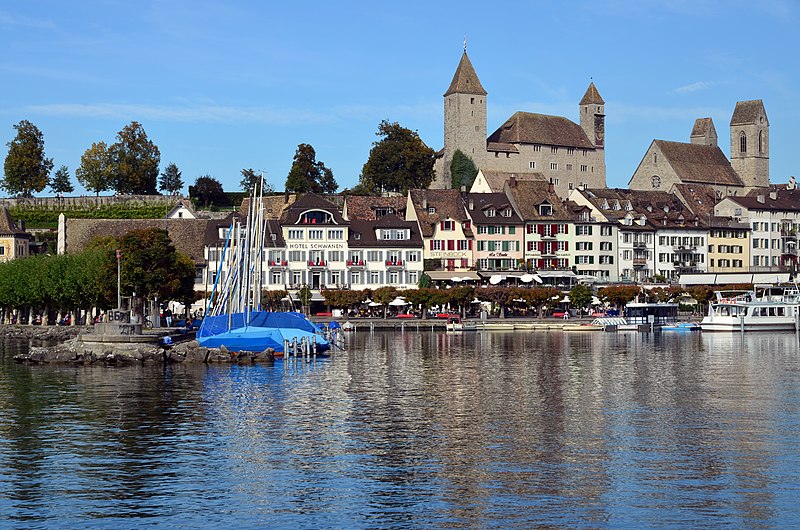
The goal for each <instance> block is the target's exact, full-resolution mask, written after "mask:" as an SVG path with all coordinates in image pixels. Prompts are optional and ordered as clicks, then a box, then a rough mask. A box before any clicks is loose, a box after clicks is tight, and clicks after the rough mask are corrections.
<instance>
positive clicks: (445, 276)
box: [425, 271, 481, 281]
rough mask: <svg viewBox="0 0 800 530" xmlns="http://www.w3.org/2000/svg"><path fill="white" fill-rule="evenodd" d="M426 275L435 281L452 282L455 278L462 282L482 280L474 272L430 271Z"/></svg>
mask: <svg viewBox="0 0 800 530" xmlns="http://www.w3.org/2000/svg"><path fill="white" fill-rule="evenodd" d="M425 274H427V275H428V276H430V278H431V280H435V281H450V280H451V279H453V278H460V279H461V280H462V281H473V280H480V279H481V278H480V276H478V273H476V272H472V271H429V272H426V273H425Z"/></svg>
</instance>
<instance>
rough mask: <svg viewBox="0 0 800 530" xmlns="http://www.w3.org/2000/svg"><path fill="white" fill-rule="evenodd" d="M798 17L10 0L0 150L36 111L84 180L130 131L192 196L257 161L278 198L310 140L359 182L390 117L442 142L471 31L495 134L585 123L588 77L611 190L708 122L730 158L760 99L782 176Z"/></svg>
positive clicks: (709, 7)
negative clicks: (139, 129)
mask: <svg viewBox="0 0 800 530" xmlns="http://www.w3.org/2000/svg"><path fill="white" fill-rule="evenodd" d="M799 6H800V3H796V2H793V1H788V0H787V1H783V0H760V1H758V2H752V1H740V0H730V1H723V0H719V1H715V0H711V1H697V0H695V1H688V0H661V1H657V0H637V1H635V2H634V1H613V0H612V1H607V2H602V1H597V0H594V1H563V2H545V1H541V2H534V1H530V2H517V3H512V4H491V3H489V2H470V1H461V2H430V1H428V2H420V1H414V0H412V1H408V2H403V3H390V2H380V1H371V2H346V1H345V2H314V1H308V2H280V3H278V2H275V3H273V2H243V1H227V2H218V1H213V2H207V1H203V0H198V1H188V0H187V1H180V0H176V1H169V0H162V1H151V0H138V1H136V2H130V1H116V0H85V1H81V2H67V1H40V0H30V1H28V2H19V1H7V2H2V3H0V49H2V50H3V53H2V54H0V79H2V82H0V143H2V149H1V150H0V153H2V157H3V159H5V156H6V154H7V152H8V150H7V147H6V144H7V143H8V142H9V141H11V140H12V139H13V138H14V136H15V133H16V131H15V130H14V128H13V126H14V125H15V124H17V123H18V122H19V121H20V120H23V119H27V120H29V121H31V122H32V123H34V124H35V125H36V126H37V127H39V129H40V130H41V131H42V133H43V135H44V141H45V152H46V155H47V156H48V157H52V158H53V160H54V163H55V167H56V168H57V167H59V166H60V165H62V164H65V165H67V166H68V167H69V169H70V171H71V173H72V175H73V177H74V171H75V168H76V167H77V166H78V164H79V162H80V157H81V155H82V154H83V153H84V151H85V150H86V149H87V148H89V147H90V146H91V144H92V143H93V142H97V141H101V140H102V141H105V142H106V143H109V144H111V143H113V142H114V141H115V136H116V133H117V132H118V131H119V130H121V129H122V128H123V127H124V126H125V125H127V124H128V123H130V122H131V121H134V120H135V121H138V122H140V123H141V124H142V125H143V127H144V129H145V131H146V132H147V135H148V137H149V138H150V139H151V140H152V141H153V142H155V144H156V145H157V146H158V147H159V149H160V151H161V166H162V169H163V167H164V166H166V165H167V163H169V162H175V163H176V164H177V165H178V167H179V168H180V169H181V171H182V173H183V179H184V182H186V184H187V186H188V184H191V183H193V182H194V180H195V179H196V178H197V177H199V176H202V175H206V174H209V175H211V176H213V177H215V178H217V179H219V180H220V181H221V182H222V183H223V185H224V187H225V189H226V190H229V191H235V190H237V189H238V184H239V180H240V178H241V175H240V171H241V170H242V169H243V168H254V169H256V170H257V171H258V170H263V171H264V172H265V174H266V176H267V179H268V180H269V181H270V182H271V183H272V184H273V185H274V186H275V188H276V189H283V184H284V182H285V180H286V175H287V174H288V171H289V168H290V166H291V163H292V157H293V156H294V153H295V150H296V149H297V145H298V144H300V143H308V144H311V145H312V146H313V147H314V149H315V150H316V152H317V160H320V161H322V162H324V163H325V165H326V166H328V167H329V168H331V169H332V170H333V173H334V176H335V178H336V180H337V182H338V183H339V185H340V188H345V187H352V186H354V185H355V184H357V182H358V176H359V173H360V171H361V168H362V166H363V164H364V162H366V160H367V158H368V156H369V150H370V148H371V146H372V143H373V142H374V141H375V140H376V139H377V137H376V136H375V133H376V132H377V129H378V124H379V123H380V121H381V120H383V119H388V120H390V121H396V122H399V123H400V124H401V125H402V126H404V127H407V128H409V129H412V130H416V131H418V132H419V134H420V136H421V138H422V139H423V140H424V141H425V142H426V143H427V144H428V145H429V146H431V147H432V148H434V149H437V150H438V149H440V148H441V147H442V143H443V121H442V120H443V97H442V94H444V91H445V90H446V89H447V87H448V85H449V84H450V80H451V78H452V76H453V73H454V72H455V69H456V66H457V65H458V61H459V59H460V56H461V51H462V45H463V40H464V36H465V35H466V39H467V53H468V54H469V56H470V59H471V60H472V64H473V66H474V67H475V70H476V71H477V74H478V76H479V77H480V80H481V82H482V84H483V86H484V88H485V89H486V90H487V92H488V93H489V94H488V130H489V132H490V133H491V132H492V131H494V130H495V129H496V128H497V127H499V126H500V125H501V124H502V123H503V122H504V121H505V120H506V119H507V118H508V117H509V116H511V114H513V113H514V112H516V111H528V112H538V113H544V114H554V115H560V116H565V117H567V118H570V119H572V120H573V121H577V119H578V102H579V101H580V98H581V97H582V96H583V93H584V91H585V90H586V87H587V86H588V84H589V82H590V80H593V81H594V83H595V84H596V86H597V88H598V90H599V91H600V94H601V95H602V97H603V99H604V100H605V102H606V164H607V175H608V177H607V183H608V185H609V186H610V187H626V186H627V183H628V180H629V179H630V177H631V175H632V174H633V172H634V171H635V169H636V166H637V165H638V164H639V162H640V160H641V158H642V155H643V154H644V152H645V150H646V149H647V147H648V146H649V145H650V142H651V141H652V140H653V139H663V140H673V141H688V139H689V134H690V132H691V128H692V125H693V124H694V120H695V119H696V118H700V117H707V116H710V117H712V118H713V120H714V124H715V126H716V129H717V133H718V134H719V137H720V142H719V143H720V147H721V148H722V150H723V151H724V152H725V153H726V154H728V153H729V147H730V145H729V144H730V140H729V126H728V124H729V122H730V117H731V113H732V111H733V108H734V106H735V104H736V101H739V100H748V99H762V100H763V101H764V105H765V108H766V110H767V115H768V117H769V120H770V168H771V177H770V178H771V181H772V182H773V183H782V182H786V181H787V180H788V178H789V175H793V174H797V173H798V166H797V163H796V162H795V153H796V152H797V147H795V148H792V147H791V146H792V145H795V146H797V145H798V142H800V133H798V131H800V128H798V127H797V126H796V124H798V123H800V110H798V107H799V106H800V93H798V86H800V83H798V76H800V68H799V67H800V64H799V63H800V60H799V59H798V53H797V52H798V48H799V46H798V38H797V28H798V22H799V21H798V12H799V11H800V7H799ZM76 185H77V184H76ZM78 191H83V190H82V189H81V188H80V187H79V186H78ZM48 193H49V190H47V192H45V193H43V194H42V195H47V194H48Z"/></svg>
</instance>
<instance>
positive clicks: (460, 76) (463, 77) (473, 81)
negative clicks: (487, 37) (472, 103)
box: [444, 50, 486, 96]
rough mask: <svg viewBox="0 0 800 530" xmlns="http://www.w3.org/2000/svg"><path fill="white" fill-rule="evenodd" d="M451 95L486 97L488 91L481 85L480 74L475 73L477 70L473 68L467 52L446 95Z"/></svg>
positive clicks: (459, 63) (462, 57)
mask: <svg viewBox="0 0 800 530" xmlns="http://www.w3.org/2000/svg"><path fill="white" fill-rule="evenodd" d="M450 94H475V95H477V96H485V95H486V90H484V89H483V85H481V81H480V79H478V74H476V73H475V69H474V68H473V67H472V62H471V61H470V60H469V57H468V56H467V51H466V50H464V54H463V55H462V56H461V60H460V61H459V62H458V68H456V73H455V74H454V75H453V80H452V81H450V87H448V89H447V92H445V93H444V95H445V96H449V95H450Z"/></svg>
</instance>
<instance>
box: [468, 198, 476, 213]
mask: <svg viewBox="0 0 800 530" xmlns="http://www.w3.org/2000/svg"><path fill="white" fill-rule="evenodd" d="M469 209H470V211H472V210H474V209H475V201H473V200H472V197H470V198H469Z"/></svg>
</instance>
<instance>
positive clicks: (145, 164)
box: [109, 121, 161, 195]
mask: <svg viewBox="0 0 800 530" xmlns="http://www.w3.org/2000/svg"><path fill="white" fill-rule="evenodd" d="M109 154H110V155H111V167H112V174H113V175H114V183H113V186H114V189H115V190H116V191H117V192H118V193H128V194H135V195H155V194H156V181H157V180H158V165H159V164H160V163H161V153H160V152H159V150H158V147H156V144H154V143H153V142H152V141H150V140H149V139H148V138H147V133H145V131H144V128H143V127H142V125H141V124H140V123H139V122H136V121H132V122H131V123H130V124H128V125H126V126H125V127H124V128H123V129H122V130H121V131H120V132H118V133H117V142H116V143H115V144H113V145H112V146H111V147H110V148H109Z"/></svg>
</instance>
